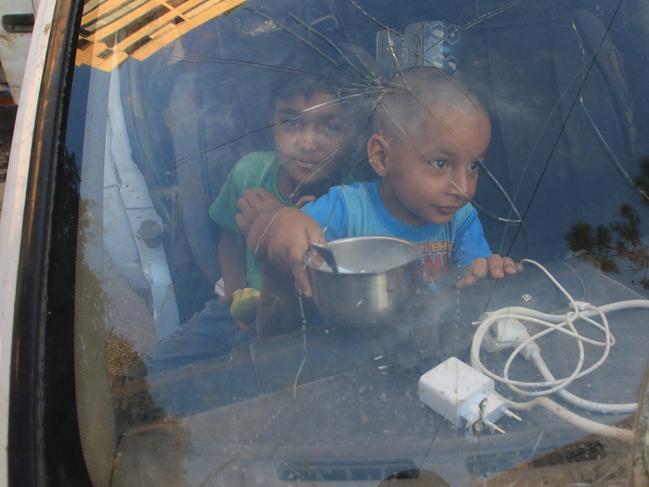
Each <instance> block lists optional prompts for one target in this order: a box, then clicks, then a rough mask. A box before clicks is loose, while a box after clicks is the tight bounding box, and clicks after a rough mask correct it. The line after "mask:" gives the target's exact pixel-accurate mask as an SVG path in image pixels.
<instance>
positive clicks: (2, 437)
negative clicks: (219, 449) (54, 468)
mask: <svg viewBox="0 0 649 487" xmlns="http://www.w3.org/2000/svg"><path fill="white" fill-rule="evenodd" d="M7 3H11V2H5V3H3V5H2V7H0V8H3V9H4V7H5V6H7ZM14 3H18V2H14ZM20 3H22V4H25V3H26V2H20ZM55 4H56V1H55V0H44V1H42V2H40V10H39V12H38V15H37V16H36V19H37V20H36V24H35V32H37V33H39V35H35V36H34V42H33V43H32V45H31V49H30V51H29V55H26V58H24V59H22V60H21V59H20V56H18V57H16V58H15V60H14V61H15V62H12V63H11V64H10V66H12V68H10V69H11V70H12V71H9V72H12V73H13V75H15V77H14V78H12V79H13V80H14V81H13V84H12V92H14V93H15V94H18V92H19V91H20V86H21V82H20V79H22V74H23V71H24V74H25V77H24V79H23V80H22V86H24V87H25V89H24V90H23V91H22V98H21V99H20V102H19V105H20V109H19V110H18V114H17V118H16V125H15V130H14V135H13V141H12V149H11V154H10V160H9V170H8V173H7V181H6V186H5V193H4V201H3V202H2V219H1V220H0V255H2V260H3V264H2V266H0V309H2V312H1V313H0V441H1V442H2V443H1V448H2V452H3V455H2V456H0V485H8V469H7V466H8V457H7V455H8V448H7V434H8V424H9V400H10V391H9V376H10V369H11V353H12V336H13V324H14V308H15V302H16V301H15V300H16V278H17V270H18V263H19V259H20V242H21V239H22V229H23V217H24V212H25V199H26V191H27V179H28V171H29V166H30V158H31V152H32V151H31V148H32V143H33V139H32V135H33V133H34V124H35V120H36V106H37V103H38V100H39V93H40V86H41V81H42V74H43V66H44V63H45V55H46V53H47V48H48V45H49V40H50V36H49V34H50V26H51V22H52V15H53V13H54V6H55ZM2 42H3V43H5V42H6V39H4V38H3V39H2ZM19 42H20V43H21V46H20V50H16V51H15V53H18V52H23V51H21V50H22V49H23V48H24V47H26V46H27V45H28V44H29V39H28V38H26V39H21V40H20V41H19ZM3 46H4V47H7V44H3ZM25 54H26V51H25ZM4 61H5V58H3V65H4ZM5 68H6V65H5ZM13 69H15V71H13ZM8 76H9V75H8ZM18 76H20V79H18Z"/></svg>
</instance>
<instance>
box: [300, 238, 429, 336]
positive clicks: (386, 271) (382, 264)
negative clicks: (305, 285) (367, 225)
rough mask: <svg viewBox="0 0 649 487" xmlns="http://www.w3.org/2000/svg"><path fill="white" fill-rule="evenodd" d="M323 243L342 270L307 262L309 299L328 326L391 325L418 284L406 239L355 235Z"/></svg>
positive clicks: (419, 277)
mask: <svg viewBox="0 0 649 487" xmlns="http://www.w3.org/2000/svg"><path fill="white" fill-rule="evenodd" d="M327 245H328V247H329V248H330V249H331V250H332V252H333V254H334V257H335V259H336V263H337V265H338V267H339V269H340V270H341V272H338V273H334V272H332V271H331V270H330V269H329V268H328V267H327V266H326V265H321V262H320V261H319V260H318V259H309V261H308V264H307V269H308V273H309V277H310V280H311V286H312V288H313V299H314V301H315V303H316V305H317V307H318V309H319V310H320V313H321V314H322V316H323V318H324V319H325V320H326V321H327V322H329V323H335V324H339V325H345V326H363V327H366V326H376V325H389V324H390V323H392V322H393V321H394V320H395V317H396V316H397V315H398V313H399V311H401V310H402V309H403V307H404V305H405V304H406V303H407V302H408V301H409V300H410V299H412V298H413V297H414V296H415V295H416V294H417V291H418V289H419V287H420V286H421V285H422V282H423V281H422V271H421V266H420V264H419V259H418V257H417V250H416V248H415V247H413V245H411V244H410V243H409V242H406V241H405V240H399V239H397V238H391V237H353V238H345V239H340V240H332V241H331V242H329V243H328V244H327Z"/></svg>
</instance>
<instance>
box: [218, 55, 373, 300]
mask: <svg viewBox="0 0 649 487" xmlns="http://www.w3.org/2000/svg"><path fill="white" fill-rule="evenodd" d="M321 63H326V61H324V60H322V61H321ZM304 66H305V67H304V69H303V71H304V73H305V75H301V74H300V75H292V76H290V77H288V78H287V79H286V80H285V82H284V83H282V84H280V85H279V86H278V89H277V90H276V91H275V93H274V96H273V100H274V102H273V104H274V111H273V118H272V126H273V137H274V140H275V150H274V151H268V152H253V153H250V154H247V155H245V156H244V157H242V158H241V159H240V160H239V161H238V162H237V164H236V165H235V166H234V168H233V169H232V171H231V172H230V174H229V176H228V178H227V179H226V181H225V183H224V185H223V188H222V189H221V191H220V193H219V194H218V196H217V198H216V199H215V200H214V202H213V203H212V205H211V206H210V208H209V214H210V217H211V218H212V219H213V220H214V221H215V222H216V224H217V225H218V226H219V228H220V230H221V237H220V241H219V247H218V258H219V264H220V266H221V272H222V276H223V288H224V289H223V291H224V296H223V301H224V302H226V303H227V302H230V301H231V300H232V295H233V293H234V292H235V291H236V290H238V289H242V288H246V287H249V288H255V289H260V288H261V273H260V268H259V263H258V262H257V259H256V258H255V257H254V255H252V253H251V252H250V251H248V250H246V246H245V243H244V241H243V238H242V236H241V234H240V232H239V230H238V228H237V222H236V218H235V216H236V214H237V212H238V208H237V202H238V200H239V199H240V198H241V197H242V196H243V194H244V192H245V191H246V190H249V189H261V190H264V191H260V192H258V194H259V195H260V197H262V198H263V199H264V207H265V208H267V209H268V208H272V207H273V206H275V207H280V206H298V207H299V206H301V205H302V204H304V203H305V202H307V201H310V200H313V199H314V198H317V197H318V196H320V195H322V194H324V193H325V192H326V191H327V190H328V189H329V187H330V186H332V185H334V184H340V183H341V182H343V175H344V173H345V172H346V170H347V169H349V167H350V164H353V163H355V162H358V161H359V160H361V157H362V156H361V155H360V154H361V151H358V154H356V156H355V157H354V151H355V150H358V149H361V148H362V145H363V142H364V141H363V140H362V136H361V125H362V122H363V110H362V101H363V99H365V98H367V96H366V95H365V94H364V93H362V92H355V91H354V88H351V89H350V86H353V83H350V80H345V79H343V78H341V70H340V68H336V67H333V66H331V67H330V66H328V65H325V66H314V62H313V61H307V62H305V64H304Z"/></svg>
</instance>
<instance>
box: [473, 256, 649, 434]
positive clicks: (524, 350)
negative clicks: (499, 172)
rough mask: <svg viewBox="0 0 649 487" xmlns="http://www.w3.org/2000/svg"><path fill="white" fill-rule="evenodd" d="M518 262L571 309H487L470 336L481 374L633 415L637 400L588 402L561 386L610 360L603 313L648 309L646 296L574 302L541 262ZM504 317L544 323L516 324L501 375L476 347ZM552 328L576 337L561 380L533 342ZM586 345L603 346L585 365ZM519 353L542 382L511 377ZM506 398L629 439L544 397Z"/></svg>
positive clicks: (534, 392)
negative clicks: (582, 330)
mask: <svg viewBox="0 0 649 487" xmlns="http://www.w3.org/2000/svg"><path fill="white" fill-rule="evenodd" d="M521 262H524V263H528V264H531V265H534V266H535V267H537V268H539V269H540V270H541V271H542V272H543V273H544V274H545V275H546V276H547V277H548V278H549V279H550V281H552V283H553V284H554V285H555V286H556V287H557V288H558V289H559V290H560V291H561V292H562V293H563V295H564V296H566V298H567V299H568V301H569V302H570V308H571V311H569V312H567V313H565V314H561V315H559V314H551V313H542V312H540V311H536V310H533V309H530V308H525V307H520V306H516V307H510V308H503V309H500V310H497V311H495V312H490V313H487V314H486V316H485V318H484V319H483V320H482V321H481V322H480V324H479V326H478V328H477V329H476V332H475V334H474V336H473V341H472V344H471V364H472V366H473V367H474V368H476V369H478V370H480V371H481V372H483V373H484V374H485V375H487V376H489V377H491V378H492V379H494V380H496V381H498V382H500V383H503V384H505V385H507V386H508V387H509V388H510V389H512V390H513V391H515V392H517V393H519V394H521V395H524V396H531V397H537V398H538V397H539V396H547V395H549V394H552V393H555V392H556V393H558V394H559V395H560V396H561V397H562V398H564V399H565V400H566V401H568V402H570V403H571V404H573V405H575V406H578V407H581V408H583V409H587V410H589V411H594V412H598V413H618V414H620V413H632V412H633V411H635V409H636V408H637V404H636V403H624V404H607V403H600V402H594V401H589V400H586V399H583V398H581V397H578V396H576V395H575V394H572V393H571V392H569V391H567V390H565V388H566V387H568V386H569V385H570V384H571V383H572V382H573V381H574V380H576V379H578V378H581V377H584V376H586V375H588V374H590V373H591V372H593V371H595V370H596V369H597V368H599V367H600V366H601V365H602V364H603V363H604V362H605V361H606V359H607V358H608V355H609V352H610V349H611V347H612V346H614V345H615V337H614V336H613V334H612V333H611V331H610V329H609V323H608V319H607V317H606V313H611V312H614V311H618V310H623V309H631V308H645V309H649V300H646V299H635V300H628V301H620V302H616V303H610V304H607V305H603V306H593V305H591V304H589V303H584V302H579V301H575V300H574V298H573V297H572V296H571V295H570V293H568V291H566V289H565V288H564V287H563V286H562V285H561V284H560V283H559V282H558V281H557V280H556V279H555V278H554V276H552V274H550V272H549V271H548V270H547V269H546V268H545V267H543V265H541V264H540V263H539V262H537V261H534V260H531V259H523V260H522V261H521ZM594 316H597V317H599V320H600V322H598V321H596V320H594V319H592V318H591V317H594ZM503 320H518V321H519V322H521V323H524V322H527V323H534V324H536V325H540V326H542V327H543V328H544V329H543V330H541V331H540V332H538V333H535V334H534V335H531V336H530V335H529V333H527V331H526V329H525V328H524V327H523V326H522V325H519V326H521V327H522V328H523V331H522V332H518V330H517V333H515V335H516V336H517V340H516V341H515V343H514V350H513V351H512V352H511V354H510V355H509V357H508V358H507V361H506V363H505V367H504V370H503V375H502V376H501V375H498V374H496V373H495V372H492V371H491V370H489V369H488V368H487V367H486V366H485V365H484V364H483V363H482V361H481V359H480V351H481V349H482V345H483V341H484V339H485V336H486V335H487V333H488V332H489V330H490V328H491V327H492V326H494V325H495V324H496V323H499V322H502V321H503ZM579 320H583V321H585V322H587V323H589V324H590V325H592V326H593V327H594V328H596V329H597V330H599V331H601V332H602V333H603V335H604V337H603V340H601V341H598V340H594V339H591V338H588V337H586V336H583V335H581V334H579V333H578V331H577V329H576V327H575V325H574V324H575V323H576V322H577V321H579ZM553 331H556V332H559V333H563V334H565V335H566V336H569V337H572V338H574V339H575V340H576V344H577V348H578V358H577V364H576V365H575V368H574V369H573V371H572V372H571V373H570V374H569V375H568V376H566V377H563V378H559V379H557V378H555V377H554V375H553V374H552V373H551V372H550V370H549V369H548V367H547V365H546V364H545V362H544V361H543V358H542V357H541V350H540V347H539V346H538V344H537V343H536V340H538V339H539V338H541V337H543V336H545V335H547V334H549V333H551V332H553ZM584 344H589V345H593V346H597V347H603V348H604V350H603V352H602V355H601V357H600V358H599V359H598V360H597V361H596V362H595V363H594V364H593V365H591V366H590V367H588V368H586V369H584V368H583V365H584V355H585V354H584ZM519 354H520V355H523V356H524V357H525V358H526V359H527V360H529V361H530V362H532V363H533V364H534V365H535V366H536V367H537V368H538V370H539V372H540V373H541V375H542V376H543V378H544V379H545V380H544V381H520V380H513V379H511V378H510V377H509V372H510V369H511V366H512V363H513V361H514V359H515V358H516V357H517V356H518V355H519ZM539 399H540V398H539ZM508 402H509V403H510V405H511V407H514V408H519V409H529V408H530V407H532V406H534V405H541V406H543V407H546V408H547V409H549V410H551V411H553V412H555V413H556V414H558V415H559V416H561V417H563V418H564V419H566V420H569V421H570V422H571V423H573V424H575V425H576V426H578V427H581V428H583V429H586V430H588V431H592V432H597V433H599V434H604V435H606V436H613V437H616V438H618V439H624V440H625V441H626V440H628V434H629V433H630V432H629V431H628V430H621V429H620V428H615V427H611V426H607V425H603V424H600V423H597V422H594V421H591V420H589V419H587V418H582V417H581V416H578V415H576V414H575V413H572V412H570V411H568V410H567V409H565V408H563V407H562V406H560V405H558V404H557V403H555V402H554V401H552V400H550V399H548V398H543V400H542V401H541V400H537V399H535V400H532V401H529V402H527V403H517V402H513V401H508ZM576 418H580V420H579V421H577V420H576ZM577 423H578V424H577ZM595 430H596V431H595ZM620 435H621V436H620Z"/></svg>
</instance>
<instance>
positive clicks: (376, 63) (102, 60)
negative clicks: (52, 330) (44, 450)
mask: <svg viewBox="0 0 649 487" xmlns="http://www.w3.org/2000/svg"><path fill="white" fill-rule="evenodd" d="M79 19H80V20H79V22H80V28H79V30H78V38H77V42H76V51H75V58H74V59H75V68H74V73H73V79H72V83H71V90H70V110H69V112H68V118H67V130H66V140H65V144H66V146H65V153H64V155H63V157H62V159H61V169H60V171H62V173H63V175H64V178H63V179H62V180H63V181H64V183H63V184H62V185H60V186H59V191H60V194H64V195H67V196H66V198H65V199H59V200H57V201H60V202H64V203H61V204H65V205H66V206H65V208H63V209H64V210H65V209H67V211H66V212H64V213H66V215H67V216H66V217H65V218H67V219H68V220H69V221H63V220H64V219H65V218H62V220H61V221H59V224H58V226H57V228H56V229H55V232H54V233H55V238H59V239H60V240H61V241H62V242H73V243H74V244H75V245H76V250H75V252H74V254H73V255H74V256H73V259H75V261H74V263H73V264H72V265H69V266H68V268H67V269H62V270H61V271H60V272H67V273H70V275H72V276H73V279H74V282H75V286H74V301H75V316H74V320H75V323H74V328H75V337H74V339H75V370H76V384H75V387H76V408H77V411H78V421H79V431H80V436H81V443H82V447H83V454H84V457H85V461H86V465H87V469H88V472H89V474H90V477H91V479H92V481H93V483H94V484H95V485H113V486H125V485H156V486H158V485H187V486H206V485H218V486H221V485H223V486H249V485H270V486H284V485H286V486H288V485H292V486H300V485H325V486H326V485H332V486H333V485H345V486H347V485H349V486H365V485H367V486H389V485H404V486H407V485H413V486H414V485H417V486H420V485H421V486H424V485H426V486H469V485H477V486H491V485H493V486H500V485H508V486H519V485H520V486H522V485H558V486H567V485H573V486H577V485H579V486H582V485H602V486H613V485H615V486H617V485H637V486H640V485H649V477H648V476H647V464H648V462H649V447H648V446H647V445H649V435H648V434H647V422H648V419H649V406H647V404H646V401H645V400H646V396H647V390H646V381H645V378H644V377H645V370H646V368H647V359H648V358H649V354H648V353H647V343H649V327H648V326H647V323H648V322H649V300H647V298H648V297H649V248H648V245H649V211H648V209H649V206H648V205H649V137H648V136H647V135H648V129H649V99H648V98H647V96H646V94H647V91H646V90H647V88H646V86H647V79H649V48H648V47H647V46H649V2H648V1H645V0H625V1H622V0H619V1H618V0H615V1H613V0H610V1H609V0H601V1H600V0H595V1H586V0H575V1H568V0H565V1H534V2H532V1H514V2H502V1H499V0H479V1H471V2H468V1H450V0H439V1H425V2H424V1H418V2H415V1H407V0H396V1H395V0H371V1H370V0H320V1H314V0H306V1H304V0H302V1H298V0H266V1H244V0H167V1H157V0H156V1H153V0H138V1H132V2H128V1H125V0H105V1H102V0H88V1H87V2H86V4H85V6H84V7H83V13H82V15H80V17H79ZM630 482H633V483H630Z"/></svg>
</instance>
